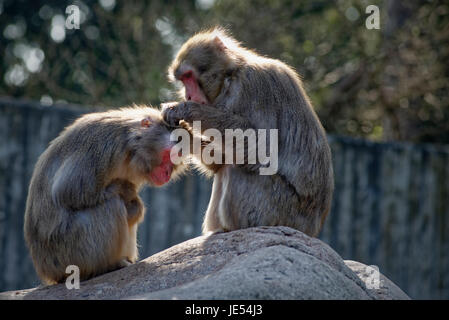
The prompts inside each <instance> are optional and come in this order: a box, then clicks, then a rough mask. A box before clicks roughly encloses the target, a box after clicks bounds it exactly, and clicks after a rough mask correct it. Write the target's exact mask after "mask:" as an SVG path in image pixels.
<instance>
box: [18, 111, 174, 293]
mask: <svg viewBox="0 0 449 320" xmlns="http://www.w3.org/2000/svg"><path fill="white" fill-rule="evenodd" d="M145 118H149V119H151V124H150V126H149V127H142V126H141V120H142V119H145ZM161 120H162V118H161V115H160V112H159V111H158V110H156V109H153V108H149V107H134V108H124V109H121V110H114V111H108V112H100V113H92V114H87V115H85V116H83V117H81V118H80V119H78V120H76V121H75V122H74V123H73V124H72V125H71V126H69V127H67V128H66V129H65V130H64V131H63V132H62V133H61V134H60V135H59V136H58V137H57V138H56V139H54V140H53V141H52V142H51V143H50V145H49V147H48V148H47V150H46V151H45V152H44V153H43V154H42V155H41V156H40V158H39V160H38V161H37V163H36V166H35V169H34V173H33V177H32V179H31V183H30V187H29V193H28V199H27V205H26V212H25V225H24V232H25V240H26V243H27V245H28V248H29V250H30V253H31V257H32V259H33V263H34V266H35V268H36V271H37V273H38V275H39V277H40V278H41V279H42V281H43V282H44V283H47V284H51V283H56V282H61V281H63V280H64V279H65V278H66V277H67V274H66V273H65V269H66V267H67V266H68V265H76V266H78V267H79V268H80V276H81V280H84V279H88V278H90V277H92V276H95V275H98V274H101V273H104V272H107V271H110V270H113V269H117V268H120V267H123V266H126V265H127V264H129V263H132V262H135V261H136V259H137V257H138V251H137V247H136V231H137V225H138V224H139V223H140V222H141V221H142V219H143V216H144V211H145V210H144V206H143V203H142V201H141V199H140V198H139V196H138V190H139V188H140V187H141V186H142V185H143V184H144V183H146V182H148V177H149V173H150V172H151V170H152V169H153V168H154V167H155V166H157V165H159V163H160V161H161V159H160V157H159V155H160V151H161V150H162V149H163V148H166V147H167V146H169V145H171V144H173V143H171V142H170V140H169V135H170V130H169V128H168V127H166V126H165V125H164V124H163V122H161ZM173 174H175V172H174V173H173Z"/></svg>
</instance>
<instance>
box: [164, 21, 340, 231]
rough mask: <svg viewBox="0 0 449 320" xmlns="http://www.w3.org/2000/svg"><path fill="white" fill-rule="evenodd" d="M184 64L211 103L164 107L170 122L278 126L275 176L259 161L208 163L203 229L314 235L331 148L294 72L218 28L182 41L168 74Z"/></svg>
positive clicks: (327, 185)
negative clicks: (276, 229) (281, 229)
mask: <svg viewBox="0 0 449 320" xmlns="http://www.w3.org/2000/svg"><path fill="white" fill-rule="evenodd" d="M200 66H201V68H202V71H201V72H200V71H199V67H200ZM185 70H192V71H193V72H194V75H196V76H197V78H198V83H199V86H200V88H202V89H203V91H204V94H205V96H206V97H207V98H208V100H209V102H210V103H209V104H207V105H200V104H198V103H195V102H193V101H186V102H181V103H178V104H174V103H171V104H167V105H165V106H164V107H163V111H162V113H163V117H164V120H165V121H166V122H167V123H169V124H170V125H173V126H175V125H177V124H178V122H179V121H180V120H181V119H182V120H185V121H186V122H187V123H190V124H191V123H192V122H193V121H196V120H201V125H202V130H206V129H208V128H215V129H218V130H220V131H221V132H222V133H224V130H225V129H236V128H240V129H242V130H246V129H249V128H253V129H279V141H278V142H279V159H278V161H279V169H278V172H277V174H275V175H271V176H263V175H259V174H258V169H259V167H260V164H256V165H254V164H251V165H250V164H244V165H223V166H214V167H209V168H208V169H211V170H213V173H214V182H213V187H212V196H211V200H210V202H209V206H208V209H207V212H206V216H205V220H204V224H203V232H210V231H220V230H225V231H227V230H235V229H240V228H247V227H256V226H279V225H280V226H289V227H293V228H296V229H298V230H300V231H303V232H305V233H306V234H308V235H311V236H317V235H318V233H319V230H320V228H321V226H322V224H323V222H324V220H325V218H326V216H327V214H328V212H329V210H330V206H331V200H332V193H333V188H334V185H333V170H332V161H331V152H330V148H329V145H328V142H327V139H326V135H325V131H324V129H323V127H322V125H321V123H320V121H319V119H318V117H317V116H316V113H315V111H314V110H313V108H312V106H311V103H310V101H309V99H308V97H307V95H306V93H305V91H304V89H303V86H302V82H301V80H300V78H299V77H298V75H297V74H296V72H295V71H294V70H293V69H291V68H290V67H288V66H287V65H286V64H284V63H282V62H280V61H279V60H275V59H269V58H265V57H262V56H260V55H257V54H256V53H254V52H252V51H250V50H248V49H246V48H243V47H242V46H241V45H240V44H239V43H238V42H237V41H235V40H234V39H233V38H231V37H230V36H228V35H227V34H226V33H225V32H223V31H222V30H220V29H214V30H211V31H206V32H203V33H200V34H197V35H195V36H193V37H192V38H190V39H189V40H188V41H187V42H186V43H185V44H184V45H183V47H182V48H181V50H180V52H179V53H178V55H177V57H176V58H175V60H174V61H173V63H172V65H171V67H170V70H169V72H170V73H171V77H172V79H175V78H178V79H179V77H180V75H181V74H182V72H183V71H185ZM206 168H207V166H206Z"/></svg>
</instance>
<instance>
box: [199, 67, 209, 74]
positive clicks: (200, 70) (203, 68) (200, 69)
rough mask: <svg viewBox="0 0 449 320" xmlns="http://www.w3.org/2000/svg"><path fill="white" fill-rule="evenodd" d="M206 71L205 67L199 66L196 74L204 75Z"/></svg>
mask: <svg viewBox="0 0 449 320" xmlns="http://www.w3.org/2000/svg"><path fill="white" fill-rule="evenodd" d="M206 71H207V66H199V67H198V72H199V73H204V72H206Z"/></svg>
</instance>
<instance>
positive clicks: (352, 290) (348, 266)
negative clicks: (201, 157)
mask: <svg viewBox="0 0 449 320" xmlns="http://www.w3.org/2000/svg"><path fill="white" fill-rule="evenodd" d="M377 275H378V277H377V278H376V277H375V276H376V275H375V274H374V277H373V269H372V268H370V267H368V266H366V265H364V264H362V263H359V262H355V261H344V260H343V259H342V258H341V257H340V256H339V255H338V254H337V253H336V252H335V251H334V250H332V249H331V248H330V247H329V246H328V245H327V244H325V243H324V242H322V241H320V240H319V239H316V238H311V237H308V236H307V235H305V234H304V233H302V232H299V231H297V230H294V229H291V228H288V227H258V228H249V229H243V230H237V231H233V232H227V233H218V234H213V235H209V236H200V237H197V238H194V239H191V240H188V241H185V242H183V243H180V244H178V245H175V246H173V247H171V248H168V249H166V250H164V251H162V252H159V253H157V254H155V255H153V256H151V257H148V258H146V259H144V260H141V261H139V262H138V263H136V264H133V265H131V266H129V267H126V268H123V269H120V270H117V271H114V272H110V273H107V274H104V275H101V276H99V277H96V278H93V279H90V280H88V281H84V282H81V284H80V289H72V290H68V289H67V288H66V286H65V284H59V285H54V286H41V287H38V288H34V289H27V290H19V291H9V292H4V293H0V299H234V300H241V299H409V297H408V296H407V295H406V294H405V293H404V292H403V291H402V290H401V289H399V288H398V287H397V286H396V285H395V284H394V283H392V282H391V281H390V280H389V279H387V278H386V277H384V276H383V275H382V274H377ZM373 279H374V282H373ZM377 280H378V281H377ZM376 281H377V282H376ZM373 284H374V285H373Z"/></svg>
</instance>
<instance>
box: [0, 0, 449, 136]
mask: <svg viewBox="0 0 449 320" xmlns="http://www.w3.org/2000/svg"><path fill="white" fill-rule="evenodd" d="M0 3H2V5H1V6H0V7H1V9H0V12H1V13H0V31H1V32H2V34H3V37H2V38H1V39H0V52H2V54H3V55H4V59H2V61H1V64H0V72H1V79H0V94H3V95H12V96H27V97H29V98H34V99H41V100H42V101H43V102H49V101H51V100H53V101H54V100H59V99H63V100H65V101H69V102H76V103H81V104H88V105H92V104H94V105H104V106H120V105H124V104H130V103H132V102H136V103H149V102H151V103H153V104H157V103H159V102H160V101H162V100H169V99H173V98H174V96H173V94H172V91H173V90H172V89H173V88H172V87H170V85H169V84H168V83H167V79H166V76H165V73H166V68H167V65H168V63H169V61H170V60H171V58H172V56H173V54H174V53H175V52H176V50H177V49H178V48H179V46H180V45H181V44H182V42H183V41H184V40H185V39H187V38H188V36H190V35H192V34H193V33H194V32H197V31H199V30H201V29H204V28H207V27H211V26H214V25H222V26H224V27H226V28H228V29H229V30H230V31H231V32H232V33H233V34H234V35H235V36H236V38H237V39H239V40H241V41H242V42H244V43H245V45H246V46H248V47H250V48H255V49H256V50H257V51H258V52H260V53H262V54H266V55H269V56H272V57H275V58H278V59H281V60H283V61H285V62H286V63H288V64H290V65H292V66H293V67H295V68H296V69H297V70H298V72H299V73H300V74H301V75H302V77H303V79H304V82H305V86H306V90H307V91H308V93H309V94H310V96H311V99H312V101H313V103H314V106H315V108H316V110H317V112H318V114H319V116H320V118H321V120H322V122H323V124H324V126H325V127H326V129H327V130H328V131H329V132H332V133H337V134H345V135H352V136H360V137H367V138H371V139H375V140H392V139H396V140H410V141H416V142H426V141H427V142H440V143H449V108H448V105H449V92H448V90H447V88H448V87H449V86H448V81H449V80H448V79H449V65H448V64H447V61H448V55H449V41H448V40H449V39H448V37H449V19H448V13H449V4H448V3H447V2H446V1H443V0H433V1H432V0H427V1H426V0H414V1H407V2H401V1H394V0H369V1H368V0H358V1H356V0H338V1H324V0H315V1H311V0H310V1H293V0H249V1H238V0H196V1H194V0H190V1H170V2H164V1H117V2H116V1H115V0H100V1H93V0H84V1H32V2H31V1H13V0H3V1H2V0H0ZM69 4H76V5H79V7H80V9H81V10H82V12H84V17H83V19H82V23H81V28H80V29H79V30H67V29H64V27H63V23H64V19H65V17H66V16H65V8H66V6H67V5H69ZM372 4H374V5H377V6H378V7H379V8H380V12H381V22H380V30H375V29H374V30H368V29H366V27H365V19H366V18H367V17H368V14H366V13H365V9H366V7H367V6H368V5H372Z"/></svg>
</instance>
